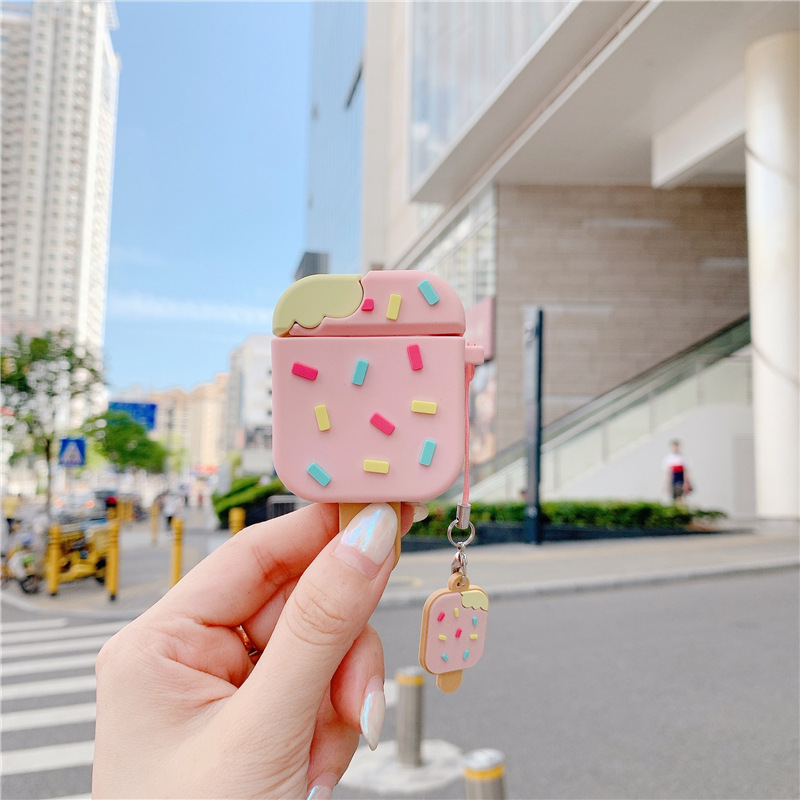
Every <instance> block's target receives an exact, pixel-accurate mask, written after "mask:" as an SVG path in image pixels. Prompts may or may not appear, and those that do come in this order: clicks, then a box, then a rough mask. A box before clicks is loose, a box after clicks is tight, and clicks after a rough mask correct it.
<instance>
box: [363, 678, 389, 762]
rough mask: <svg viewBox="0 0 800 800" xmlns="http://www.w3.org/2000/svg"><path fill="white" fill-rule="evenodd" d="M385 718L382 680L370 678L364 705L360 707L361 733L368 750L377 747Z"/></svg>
mask: <svg viewBox="0 0 800 800" xmlns="http://www.w3.org/2000/svg"><path fill="white" fill-rule="evenodd" d="M385 718H386V695H385V694H384V693H383V679H382V678H378V677H375V678H372V679H371V680H370V682H369V683H368V684H367V690H366V692H365V693H364V705H363V706H362V707H361V733H363V734H364V738H365V739H366V740H367V744H368V745H369V749H370V750H374V749H375V748H376V747H377V746H378V742H379V741H380V739H381V731H382V730H383V721H384V719H385Z"/></svg>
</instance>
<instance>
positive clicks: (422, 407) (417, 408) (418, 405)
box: [411, 400, 437, 414]
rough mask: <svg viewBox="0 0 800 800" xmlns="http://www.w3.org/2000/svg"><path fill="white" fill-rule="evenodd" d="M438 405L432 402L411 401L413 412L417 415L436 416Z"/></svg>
mask: <svg viewBox="0 0 800 800" xmlns="http://www.w3.org/2000/svg"><path fill="white" fill-rule="evenodd" d="M436 408H437V406H436V403H434V402H433V401H431V400H412V401H411V410H412V411H413V412H414V413H415V414H435V413H436Z"/></svg>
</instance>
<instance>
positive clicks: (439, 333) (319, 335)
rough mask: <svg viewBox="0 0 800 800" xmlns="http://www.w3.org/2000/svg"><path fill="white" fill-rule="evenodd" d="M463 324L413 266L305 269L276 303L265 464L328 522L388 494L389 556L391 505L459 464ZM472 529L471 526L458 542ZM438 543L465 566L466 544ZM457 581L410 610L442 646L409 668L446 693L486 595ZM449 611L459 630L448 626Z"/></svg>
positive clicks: (421, 491) (457, 306) (471, 656)
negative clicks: (327, 513) (419, 610)
mask: <svg viewBox="0 0 800 800" xmlns="http://www.w3.org/2000/svg"><path fill="white" fill-rule="evenodd" d="M465 328H466V319H465V314H464V307H463V305H462V304H461V300H460V299H459V297H458V295H457V294H456V292H455V290H454V289H453V288H452V287H451V286H450V285H449V284H448V283H447V282H446V281H445V280H444V279H443V278H440V277H439V276H438V275H433V274H430V273H426V272H420V271H416V270H397V271H393V270H387V271H373V272H368V273H366V274H365V275H363V276H362V275H312V276H309V277H306V278H303V279H301V280H299V281H297V282H295V283H294V284H292V285H291V286H290V287H289V288H288V289H287V290H286V291H285V292H284V293H283V295H281V297H280V299H279V300H278V303H277V305H276V307H275V312H274V316H273V333H274V334H275V338H274V339H273V341H272V417H273V451H272V453H273V460H274V464H275V470H276V472H277V473H278V476H279V477H280V479H281V480H282V481H283V483H284V484H285V485H286V487H287V488H288V489H289V490H290V491H292V492H293V493H294V494H296V495H297V496H298V497H303V498H305V499H307V500H312V501H314V502H322V503H338V504H339V526H340V530H341V529H343V528H344V526H346V525H347V523H349V521H350V520H351V519H352V518H353V517H354V516H355V515H356V514H357V513H358V512H359V511H360V510H361V509H362V508H363V507H364V506H365V505H367V504H369V503H374V502H384V503H390V504H391V505H392V506H393V508H394V509H395V513H396V514H397V518H398V522H397V524H398V528H397V542H396V545H395V555H396V559H399V557H400V504H401V503H402V502H403V501H405V502H426V501H428V500H430V499H431V498H434V497H437V496H439V495H441V494H443V493H444V492H446V491H448V490H450V489H451V487H452V486H453V484H454V483H455V481H456V480H457V479H458V477H459V475H460V474H461V471H462V469H464V467H465V460H464V459H465V453H467V452H468V446H467V445H466V443H465V438H466V439H467V442H468V435H469V420H468V418H467V417H466V403H465V400H466V398H467V397H468V388H469V381H470V379H471V377H472V374H473V372H474V365H476V364H482V363H483V348H481V347H478V346H475V345H470V344H467V342H466V341H465V339H464V331H465ZM465 474H466V471H465ZM467 497H468V486H465V491H464V501H463V503H462V506H460V507H459V508H460V511H459V523H458V527H459V529H466V528H467V527H468V525H469V526H470V527H471V525H470V523H469V505H468V502H467ZM461 509H463V511H462V510H461ZM455 524H456V523H455V522H454V523H453V525H455ZM452 527H453V526H451V529H452ZM473 535H474V529H473V532H472V533H471V534H470V538H469V540H468V541H471V539H472V536H473ZM448 537H450V531H448ZM450 541H451V543H453V545H454V546H456V547H458V549H459V556H458V557H460V558H462V560H463V564H464V566H465V565H466V559H465V558H463V547H464V546H465V544H466V542H464V543H460V544H457V543H456V542H454V541H453V539H452V538H450ZM459 563H460V562H459ZM457 577H460V579H461V583H459V585H458V587H457V590H456V589H454V586H453V585H451V587H450V589H446V590H442V591H440V592H437V593H436V594H435V595H432V596H431V598H430V599H429V600H428V603H427V604H426V606H425V608H426V618H425V619H428V617H429V616H430V615H429V614H427V610H428V608H429V606H430V605H431V603H432V602H433V603H434V605H435V604H436V603H438V602H439V600H435V599H434V598H437V597H439V596H442V597H444V595H445V594H446V595H449V596H450V598H451V599H452V598H455V604H454V603H453V602H451V599H448V600H442V601H441V602H447V603H449V606H452V607H450V608H449V610H445V609H444V608H442V609H441V610H438V611H436V618H435V619H434V620H433V622H430V620H429V619H428V621H427V623H426V621H425V619H424V620H423V640H424V641H427V640H426V636H427V633H426V630H430V631H438V632H437V633H436V637H437V638H436V639H435V642H434V643H436V642H439V643H441V642H444V641H447V642H448V645H447V647H440V648H439V651H438V652H437V653H436V654H435V655H433V651H429V649H428V647H427V645H425V647H424V648H423V647H422V646H421V648H420V659H421V661H422V666H423V667H425V669H427V670H428V671H429V672H432V673H434V674H436V675H437V676H438V679H437V683H438V685H439V686H440V687H441V688H443V689H444V690H445V691H453V690H454V689H455V688H457V686H458V684H459V683H460V676H461V670H463V669H465V668H466V667H469V666H471V665H473V664H475V663H476V662H477V661H478V659H479V658H480V656H481V654H482V652H483V639H484V635H485V630H486V613H487V609H488V598H486V594H485V593H484V592H483V591H482V590H480V589H477V588H472V589H470V588H469V581H468V579H467V578H466V572H465V570H464V569H459V571H458V575H456V574H454V575H453V577H452V578H451V580H450V584H453V583H454V580H455V579H456V578H457ZM479 596H482V598H483V600H481V599H480V597H479ZM470 603H472V604H473V605H474V606H475V607H472V606H470V605H469V604H470ZM437 608H438V605H437ZM453 609H457V610H458V615H459V617H461V616H463V618H464V619H465V620H466V621H467V622H468V623H469V629H468V627H467V626H466V625H461V626H460V627H459V626H456V627H455V628H453V630H450V628H452V627H453V626H452V624H450V623H451V622H452V619H451V618H453V619H454V618H455V617H454V615H453ZM440 614H444V616H443V617H442V619H441V620H439V619H438V617H439V615H440ZM473 620H475V622H474V624H473ZM448 626H449V627H448ZM445 628H447V631H445V630H444V629H445ZM439 636H447V637H448V639H447V640H442V639H440V638H438V637H439ZM475 637H477V638H475ZM462 640H463V641H462ZM462 644H463V645H464V646H463V647H462ZM456 645H458V647H459V648H460V650H458V652H456V649H457V648H456ZM454 648H456V649H454ZM423 656H424V660H423ZM437 659H438V660H437ZM440 662H441V663H440ZM442 667H444V668H442ZM456 675H457V677H458V680H456ZM447 687H449V688H447Z"/></svg>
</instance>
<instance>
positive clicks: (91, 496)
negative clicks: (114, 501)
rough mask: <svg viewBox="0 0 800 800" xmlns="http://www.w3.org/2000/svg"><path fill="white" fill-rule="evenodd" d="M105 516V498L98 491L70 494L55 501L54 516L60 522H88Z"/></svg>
mask: <svg viewBox="0 0 800 800" xmlns="http://www.w3.org/2000/svg"><path fill="white" fill-rule="evenodd" d="M105 516H106V503H105V500H104V499H103V498H101V497H98V496H97V493H96V492H81V493H78V494H68V495H64V496H63V497H57V498H56V499H55V500H54V501H53V518H54V519H55V520H56V521H57V522H60V523H70V522H86V521H91V520H96V519H104V518H105Z"/></svg>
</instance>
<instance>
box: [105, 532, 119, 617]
mask: <svg viewBox="0 0 800 800" xmlns="http://www.w3.org/2000/svg"><path fill="white" fill-rule="evenodd" d="M118 584H119V522H112V523H110V524H109V526H108V549H107V550H106V589H108V599H109V600H110V601H111V602H112V603H113V602H114V600H116V599H117V585H118Z"/></svg>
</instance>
